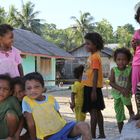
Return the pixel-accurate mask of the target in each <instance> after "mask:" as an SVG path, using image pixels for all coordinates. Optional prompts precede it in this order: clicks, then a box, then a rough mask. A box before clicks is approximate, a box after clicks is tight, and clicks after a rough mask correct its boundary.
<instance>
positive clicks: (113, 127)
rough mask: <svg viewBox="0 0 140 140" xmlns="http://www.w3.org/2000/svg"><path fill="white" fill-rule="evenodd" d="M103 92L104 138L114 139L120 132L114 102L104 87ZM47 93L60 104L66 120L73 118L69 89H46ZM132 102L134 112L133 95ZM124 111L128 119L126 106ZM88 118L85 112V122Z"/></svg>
mask: <svg viewBox="0 0 140 140" xmlns="http://www.w3.org/2000/svg"><path fill="white" fill-rule="evenodd" d="M103 93H104V100H105V105H106V108H105V109H104V110H103V116H104V123H105V124H104V128H105V134H106V137H107V138H106V140H115V139H116V138H117V137H119V136H120V134H119V132H118V128H117V124H116V119H115V112H114V108H113V104H114V103H113V99H112V98H111V96H110V94H108V92H107V90H106V89H103ZM48 94H50V95H53V96H55V98H56V100H57V101H58V102H59V104H60V112H61V114H62V116H63V117H64V118H65V119H66V120H67V121H71V120H75V117H74V113H73V112H72V110H71V109H70V107H69V102H70V94H71V91H70V90H68V89H63V88H62V89H59V90H57V91H50V92H49V91H48ZM132 104H133V108H134V111H135V112H136V106H135V101H134V97H132ZM125 112H126V117H127V120H128V118H129V114H128V111H127V109H126V108H125ZM89 119H90V117H89V114H87V117H86V122H88V123H89ZM127 120H126V121H125V123H126V122H127ZM97 131H98V130H97Z"/></svg>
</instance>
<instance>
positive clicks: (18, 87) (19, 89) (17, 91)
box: [12, 77, 25, 104]
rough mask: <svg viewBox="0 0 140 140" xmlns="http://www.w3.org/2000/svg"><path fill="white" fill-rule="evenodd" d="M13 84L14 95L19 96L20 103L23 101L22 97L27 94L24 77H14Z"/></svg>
mask: <svg viewBox="0 0 140 140" xmlns="http://www.w3.org/2000/svg"><path fill="white" fill-rule="evenodd" d="M12 86H13V96H15V97H17V99H18V100H19V102H20V104H21V103H22V99H23V97H24V96H25V92H24V82H23V79H22V77H15V78H13V79H12Z"/></svg>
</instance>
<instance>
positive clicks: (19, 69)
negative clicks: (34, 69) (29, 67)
mask: <svg viewBox="0 0 140 140" xmlns="http://www.w3.org/2000/svg"><path fill="white" fill-rule="evenodd" d="M18 71H19V74H20V76H21V77H23V76H24V73H23V67H22V64H18Z"/></svg>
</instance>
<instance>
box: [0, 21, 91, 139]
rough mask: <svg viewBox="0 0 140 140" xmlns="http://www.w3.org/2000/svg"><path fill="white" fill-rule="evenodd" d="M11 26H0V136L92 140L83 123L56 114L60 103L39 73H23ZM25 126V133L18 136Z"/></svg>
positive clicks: (9, 137)
mask: <svg viewBox="0 0 140 140" xmlns="http://www.w3.org/2000/svg"><path fill="white" fill-rule="evenodd" d="M13 39H14V35H13V28H12V27H11V26H10V25H7V24H2V25H0V139H7V140H28V139H29V140H56V139H58V140H60V139H61V140H66V139H69V140H70V139H72V140H74V139H76V138H77V137H79V136H81V135H82V139H83V140H91V139H92V137H91V133H90V127H89V125H88V124H87V123H85V122H78V123H76V122H69V123H67V122H66V121H65V120H64V119H63V117H62V116H61V114H60V113H59V104H58V102H57V101H56V100H55V98H54V97H53V96H48V95H46V94H44V93H45V91H46V90H45V84H44V80H43V77H42V75H41V74H40V73H38V72H32V73H29V74H27V75H25V76H23V69H22V65H21V56H20V51H19V50H17V49H16V48H14V47H13V46H12V45H13ZM24 128H25V130H26V131H27V133H25V134H24V135H22V136H20V135H21V132H22V130H23V129H24Z"/></svg>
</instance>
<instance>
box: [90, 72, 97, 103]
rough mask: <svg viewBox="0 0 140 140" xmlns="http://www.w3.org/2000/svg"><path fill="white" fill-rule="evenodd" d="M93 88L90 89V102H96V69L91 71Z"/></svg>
mask: <svg viewBox="0 0 140 140" xmlns="http://www.w3.org/2000/svg"><path fill="white" fill-rule="evenodd" d="M93 75H94V77H93V87H92V93H91V100H92V101H96V100H97V93H96V88H97V81H98V69H93Z"/></svg>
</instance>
